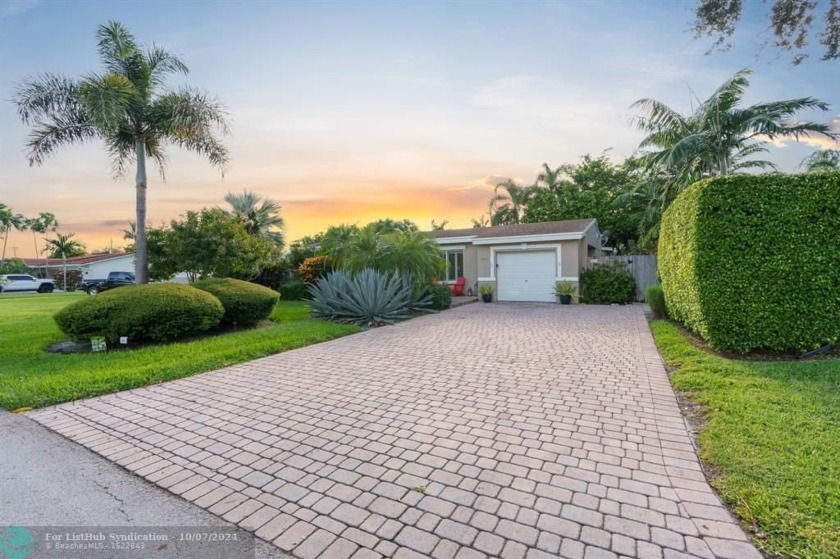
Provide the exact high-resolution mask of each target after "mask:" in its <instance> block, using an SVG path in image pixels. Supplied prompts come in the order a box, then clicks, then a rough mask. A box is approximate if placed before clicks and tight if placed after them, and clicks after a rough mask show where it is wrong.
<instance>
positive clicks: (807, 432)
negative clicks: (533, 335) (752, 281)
mask: <svg viewBox="0 0 840 559" xmlns="http://www.w3.org/2000/svg"><path fill="white" fill-rule="evenodd" d="M651 329H652V330H653V334H654V337H655V338H656V343H657V345H658V346H659V350H660V352H661V353H662V356H663V357H664V358H665V361H666V362H667V363H668V364H669V365H671V366H675V367H679V369H678V370H676V371H674V372H673V373H672V375H671V379H672V382H673V384H674V386H675V387H676V388H677V389H678V390H680V391H683V392H686V393H688V394H690V396H691V399H692V400H693V401H695V402H697V403H699V404H701V405H702V406H703V408H704V410H705V416H706V418H707V420H708V422H707V424H706V426H705V429H704V430H703V432H702V433H701V435H700V448H701V456H702V458H703V459H704V460H705V461H706V463H708V464H710V465H712V466H714V467H715V468H716V469H718V470H719V471H720V473H721V476H720V477H718V478H717V479H714V480H713V481H712V484H713V485H714V487H715V489H717V491H718V492H719V493H720V495H721V496H722V497H723V499H724V500H725V501H726V502H727V503H728V504H729V505H731V506H732V507H733V509H734V510H735V511H736V513H737V514H738V515H739V516H740V517H741V518H742V519H743V520H744V521H745V523H746V524H747V525H748V526H753V527H754V528H755V529H754V530H753V531H754V534H753V542H754V543H755V544H756V545H757V546H758V547H759V548H760V549H761V550H762V551H763V552H764V553H765V554H767V555H770V556H781V557H795V558H809V559H810V558H829V557H832V558H837V557H840V360H837V359H831V360H829V359H825V360H813V361H804V362H803V361H785V362H754V361H736V360H731V359H724V358H721V357H717V356H715V355H711V354H709V353H706V352H705V351H702V350H700V349H698V348H696V347H695V346H693V345H692V344H691V343H690V342H689V341H688V340H687V339H686V338H685V337H684V336H683V335H682V334H681V333H680V331H679V330H678V328H677V327H676V326H675V325H674V324H672V323H670V322H665V321H655V322H653V323H652V325H651Z"/></svg>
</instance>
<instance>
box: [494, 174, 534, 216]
mask: <svg viewBox="0 0 840 559" xmlns="http://www.w3.org/2000/svg"><path fill="white" fill-rule="evenodd" d="M499 190H502V191H503V192H502V193H500V192H499ZM536 191H537V187H536V186H522V185H518V184H516V183H515V182H513V180H511V179H508V180H506V181H505V182H503V183H500V184H498V185H496V188H495V190H494V191H493V192H494V196H493V198H492V199H491V200H490V224H491V225H511V224H514V223H519V222H520V221H521V220H522V217H523V216H524V214H525V208H526V207H527V205H528V201H529V200H530V198H531V197H532V196H533V195H534V193H535V192H536Z"/></svg>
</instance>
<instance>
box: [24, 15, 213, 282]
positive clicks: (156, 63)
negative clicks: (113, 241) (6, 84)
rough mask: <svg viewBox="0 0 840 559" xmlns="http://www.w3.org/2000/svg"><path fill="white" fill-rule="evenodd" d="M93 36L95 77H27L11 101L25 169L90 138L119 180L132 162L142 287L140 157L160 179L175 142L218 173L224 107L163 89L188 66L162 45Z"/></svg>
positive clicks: (122, 32) (114, 29)
mask: <svg viewBox="0 0 840 559" xmlns="http://www.w3.org/2000/svg"><path fill="white" fill-rule="evenodd" d="M97 39H98V50H99V57H100V59H101V60H102V63H103V65H104V71H103V72H102V73H101V74H89V75H87V76H85V77H83V78H81V79H72V78H68V77H64V76H59V75H55V74H44V75H42V76H40V77H38V78H30V79H26V80H25V81H24V82H23V83H22V84H21V85H20V86H19V87H18V88H17V90H16V92H15V94H14V99H13V100H14V102H15V104H16V105H17V110H18V115H19V116H20V118H21V120H22V121H23V122H24V124H27V125H32V126H33V128H32V132H31V133H30V135H29V141H28V142H27V148H28V150H29V153H28V158H29V163H30V165H41V164H43V162H44V160H45V159H46V158H47V157H48V156H50V155H52V154H53V153H54V152H55V151H56V150H57V149H58V148H59V147H63V146H65V145H70V144H74V143H81V142H85V141H89V140H94V139H101V140H104V142H105V145H106V147H107V149H108V153H109V155H110V156H111V158H112V160H113V165H114V171H115V174H116V175H117V176H120V175H122V174H123V173H124V172H125V169H126V166H127V165H128V164H130V163H134V164H135V167H136V180H135V190H136V223H137V241H136V258H135V276H136V278H137V283H146V282H148V269H149V261H148V250H147V245H146V190H147V186H148V180H147V176H146V159H147V158H151V159H153V160H154V161H155V162H156V163H157V165H158V168H159V170H160V172H161V175H162V176H163V173H164V171H165V168H166V162H167V153H166V146H167V145H175V146H177V147H181V148H184V149H187V150H189V151H193V152H195V153H198V154H199V155H202V156H204V157H205V158H207V159H208V160H209V161H210V163H212V164H213V165H216V166H218V167H220V168H224V166H225V165H226V164H227V162H228V152H227V149H226V148H225V147H224V146H223V145H222V144H221V142H220V140H219V138H218V135H219V134H220V133H221V134H226V133H227V131H228V126H227V121H226V114H225V109H224V108H223V106H222V105H221V104H219V103H218V102H217V101H216V100H213V99H211V98H210V97H209V96H208V95H207V94H206V93H203V92H201V91H198V90H195V89H193V88H189V87H182V88H180V89H178V90H170V89H165V88H164V81H165V78H166V77H167V75H169V74H172V73H183V74H186V73H187V72H188V69H187V67H186V65H185V64H184V63H183V62H182V61H181V60H179V59H178V58H176V57H175V56H174V55H172V54H171V53H169V52H167V51H166V50H165V49H163V48H162V47H159V46H155V45H153V46H151V47H149V48H141V47H140V46H138V44H137V42H136V40H135V38H134V36H133V35H132V34H131V33H130V32H129V31H128V30H127V29H126V28H125V27H124V26H123V25H122V24H121V23H119V22H116V21H111V22H108V23H107V24H105V25H100V26H99V28H98V30H97Z"/></svg>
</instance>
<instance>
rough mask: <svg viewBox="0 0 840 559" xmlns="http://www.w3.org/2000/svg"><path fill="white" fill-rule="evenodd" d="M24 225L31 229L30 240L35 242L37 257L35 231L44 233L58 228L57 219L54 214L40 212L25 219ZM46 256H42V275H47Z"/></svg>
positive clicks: (36, 254) (36, 255) (36, 249)
mask: <svg viewBox="0 0 840 559" xmlns="http://www.w3.org/2000/svg"><path fill="white" fill-rule="evenodd" d="M26 227H27V228H28V229H29V230H30V231H32V241H33V243H34V244H35V258H36V259H37V258H38V254H40V253H39V252H38V237H37V233H40V234H42V235H43V234H45V233H47V232H49V231H55V230H56V229H58V220H57V219H56V218H55V215H54V214H51V213H49V212H41V213H39V214H38V217H31V218H29V219H27V220H26ZM47 265H48V264H47V257H46V255H45V256H44V277H47Z"/></svg>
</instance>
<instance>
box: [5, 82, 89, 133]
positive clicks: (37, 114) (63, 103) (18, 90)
mask: <svg viewBox="0 0 840 559" xmlns="http://www.w3.org/2000/svg"><path fill="white" fill-rule="evenodd" d="M12 102H14V103H15V105H16V106H17V112H18V116H19V117H20V119H21V121H22V122H23V123H24V124H32V123H34V122H36V121H38V120H40V119H43V118H47V119H49V118H52V117H53V116H55V115H61V114H65V113H67V112H80V111H83V108H82V104H81V101H80V100H79V86H78V83H77V82H76V81H74V80H72V79H70V78H67V77H64V76H59V75H57V74H42V75H41V76H39V77H37V78H28V79H25V80H24V81H23V82H21V83H19V84H18V85H17V86H16V87H15V92H14V95H13V97H12Z"/></svg>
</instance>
